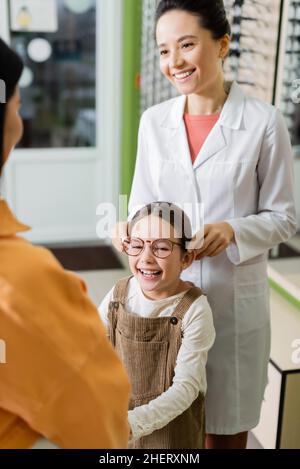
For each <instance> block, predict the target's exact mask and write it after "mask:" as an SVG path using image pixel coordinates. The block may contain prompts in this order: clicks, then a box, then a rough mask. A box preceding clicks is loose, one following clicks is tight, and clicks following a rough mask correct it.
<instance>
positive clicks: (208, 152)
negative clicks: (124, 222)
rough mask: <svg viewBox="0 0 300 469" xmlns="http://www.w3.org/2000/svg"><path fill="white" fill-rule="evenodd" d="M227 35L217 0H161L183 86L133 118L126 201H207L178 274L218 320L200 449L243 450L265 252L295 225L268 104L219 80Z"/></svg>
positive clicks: (259, 375) (260, 334) (286, 146)
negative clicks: (193, 258)
mask: <svg viewBox="0 0 300 469" xmlns="http://www.w3.org/2000/svg"><path fill="white" fill-rule="evenodd" d="M229 36H230V27H229V24H228V21H227V18H226V14H225V9H224V5H223V2H222V1H221V0H162V1H161V2H160V3H159V5H158V8H157V15H156V40H157V47H158V53H159V54H160V69H161V72H162V73H163V75H164V76H165V77H166V79H167V80H169V82H170V83H171V84H172V85H173V86H174V87H175V88H176V89H177V91H178V93H179V94H180V96H179V97H177V98H174V99H171V100H169V101H166V102H163V103H161V104H158V105H156V106H153V107H152V108H150V109H148V110H147V111H146V112H145V113H144V115H143V116H142V118H141V124H140V130H139V146H138V154H137V161H136V168H135V176H134V180H133V184H132V191H131V198H130V204H129V209H130V213H131V215H132V213H134V212H135V210H136V209H135V207H136V206H139V205H145V204H147V203H149V202H151V201H153V200H172V201H174V202H177V203H178V204H180V205H182V204H190V205H191V206H192V207H193V208H195V207H197V206H199V204H202V206H203V207H204V217H205V226H204V244H203V247H202V248H201V250H199V251H198V257H197V259H198V262H194V263H193V265H192V266H191V267H190V268H189V269H188V270H187V271H186V273H185V278H186V279H188V280H191V281H193V282H194V283H195V285H197V286H199V287H201V288H203V290H204V291H205V292H206V293H207V296H208V300H209V303H210V305H211V308H212V311H213V315H214V324H215V328H216V341H215V343H214V346H213V348H212V350H211V352H210V354H209V359H208V364H207V379H208V393H207V399H206V415H207V423H206V431H207V434H208V437H207V447H208V448H245V447H246V442H247V431H248V430H250V429H251V428H254V427H255V426H256V425H257V424H258V422H259V416H260V408H261V403H262V400H263V396H264V390H265V386H266V383H267V366H268V359H269V352H270V319H269V292H268V279H267V257H268V250H269V249H270V248H272V247H273V246H276V245H277V244H278V243H281V242H284V241H286V240H287V239H288V238H290V237H291V236H292V235H293V234H294V233H295V231H296V217H295V204H294V196H293V162H292V152H291V145H290V141H289V136H288V132H287V130H286V127H285V124H284V121H283V119H282V116H281V114H280V112H279V111H278V110H276V109H275V108H274V107H273V106H271V105H269V104H266V103H264V102H261V101H259V100H258V99H254V98H249V97H247V96H246V95H245V94H244V93H243V91H242V89H241V88H240V87H239V86H238V84H237V83H235V82H233V83H225V82H224V75H223V68H222V62H223V61H224V59H225V58H226V55H227V54H228V50H229V43H230V37H229ZM188 214H189V213H188ZM189 215H190V214H189ZM195 228H196V227H195V226H193V229H194V231H195Z"/></svg>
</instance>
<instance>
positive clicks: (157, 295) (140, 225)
mask: <svg viewBox="0 0 300 469" xmlns="http://www.w3.org/2000/svg"><path fill="white" fill-rule="evenodd" d="M130 236H131V238H139V239H142V240H143V241H144V242H145V247H144V250H143V251H142V252H141V254H139V255H138V256H136V257H135V256H128V258H129V266H130V269H131V272H132V273H133V274H134V276H135V277H136V279H137V280H138V282H139V284H140V286H141V289H142V291H143V292H144V294H145V296H147V297H148V298H150V299H152V300H159V299H162V298H167V297H169V296H173V295H175V294H177V293H180V291H182V288H183V286H184V285H183V284H184V282H182V280H181V279H180V274H181V272H182V270H183V269H185V268H187V267H188V266H189V265H190V264H191V263H192V261H193V258H194V255H193V253H191V252H184V251H183V250H182V248H181V247H180V246H178V245H177V244H176V245H174V246H173V251H172V252H171V254H170V255H169V256H168V257H166V258H164V259H160V258H158V257H155V256H154V254H153V253H152V251H151V247H150V243H149V242H152V241H154V240H155V239H161V238H163V239H169V240H170V241H173V242H175V243H178V242H180V240H179V239H178V238H176V232H175V231H174V228H173V227H172V226H171V225H170V224H169V223H168V222H167V221H166V220H164V219H162V218H159V217H158V216H155V215H149V216H146V217H144V218H142V219H141V220H139V221H137V222H136V223H135V224H134V225H133V227H132V230H131V233H130Z"/></svg>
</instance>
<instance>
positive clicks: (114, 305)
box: [108, 275, 133, 347]
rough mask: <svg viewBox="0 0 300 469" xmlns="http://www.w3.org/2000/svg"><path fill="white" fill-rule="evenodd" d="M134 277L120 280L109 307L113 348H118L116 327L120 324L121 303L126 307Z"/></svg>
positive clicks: (110, 337) (109, 335) (109, 333)
mask: <svg viewBox="0 0 300 469" xmlns="http://www.w3.org/2000/svg"><path fill="white" fill-rule="evenodd" d="M132 277H133V275H131V276H129V277H125V278H122V279H121V280H119V281H118V282H117V283H116V285H115V288H114V291H113V297H112V300H111V301H110V303H109V307H108V323H109V326H108V337H109V340H110V341H111V343H112V344H113V346H114V347H115V346H116V327H117V322H118V310H119V305H120V303H121V304H122V305H123V306H124V304H125V298H126V291H127V286H128V283H129V281H130V279H131V278H132Z"/></svg>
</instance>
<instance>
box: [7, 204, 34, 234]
mask: <svg viewBox="0 0 300 469" xmlns="http://www.w3.org/2000/svg"><path fill="white" fill-rule="evenodd" d="M29 230H30V227H29V226H27V225H24V224H23V223H20V222H19V221H18V220H17V219H16V217H15V216H14V215H13V213H12V212H11V210H10V208H9V206H8V205H7V203H6V201H5V200H4V199H1V198H0V238H1V237H8V236H14V235H15V234H16V233H19V232H21V231H29Z"/></svg>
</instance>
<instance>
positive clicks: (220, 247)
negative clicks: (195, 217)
mask: <svg viewBox="0 0 300 469" xmlns="http://www.w3.org/2000/svg"><path fill="white" fill-rule="evenodd" d="M233 240H234V230H233V228H232V226H231V225H230V224H229V223H227V222H220V223H211V224H209V225H205V226H204V241H203V245H202V247H201V249H196V250H195V251H196V257H195V260H197V261H198V260H200V259H202V258H203V257H215V256H217V255H218V254H220V253H221V252H223V251H225V249H226V248H227V247H228V246H229V244H230V243H231V241H233Z"/></svg>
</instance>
